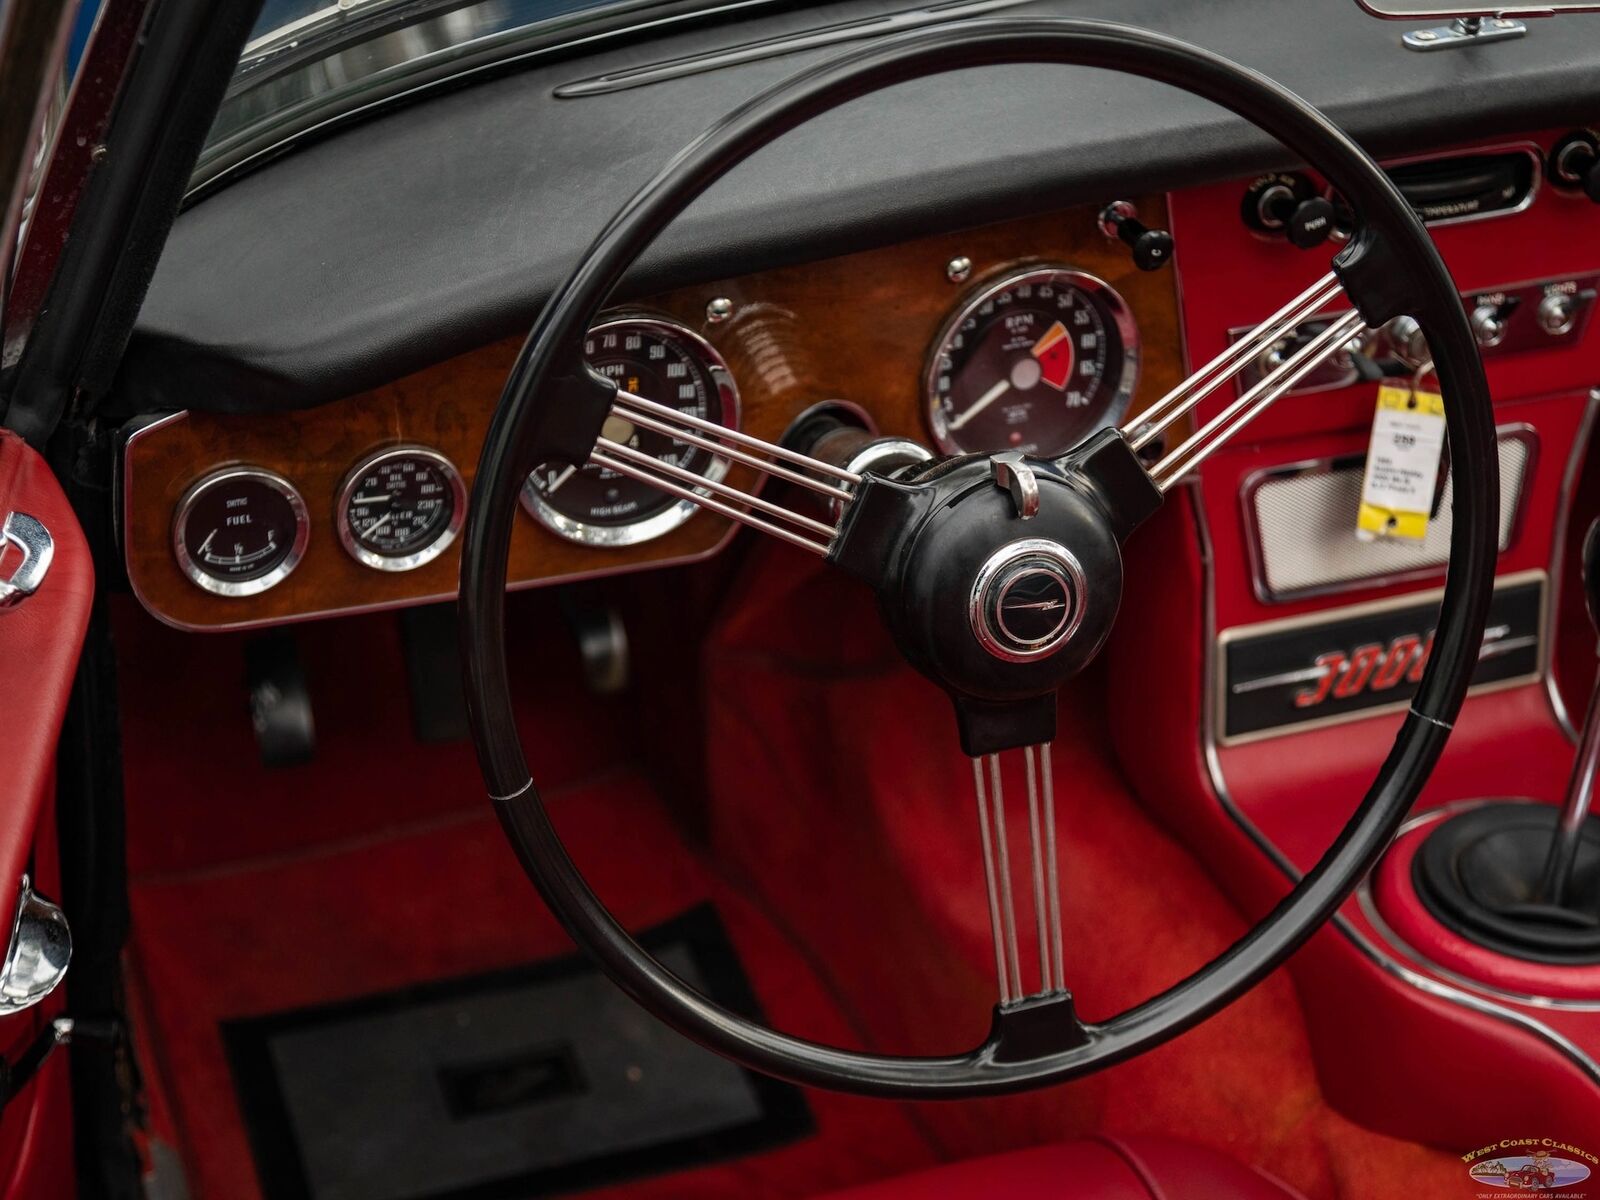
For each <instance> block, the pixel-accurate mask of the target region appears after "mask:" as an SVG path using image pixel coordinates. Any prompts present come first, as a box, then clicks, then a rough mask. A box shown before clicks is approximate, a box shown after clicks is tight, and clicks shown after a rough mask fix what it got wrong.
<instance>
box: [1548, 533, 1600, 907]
mask: <svg viewBox="0 0 1600 1200" xmlns="http://www.w3.org/2000/svg"><path fill="white" fill-rule="evenodd" d="M1583 601H1584V605H1585V607H1586V608H1587V609H1588V610H1589V620H1590V622H1591V623H1592V624H1593V625H1594V627H1595V632H1596V635H1597V636H1600V520H1596V521H1595V523H1594V524H1593V525H1591V526H1589V533H1588V535H1587V536H1586V537H1585V538H1584V539H1583ZM1597 652H1600V648H1597ZM1596 767H1600V673H1597V674H1596V676H1595V686H1594V690H1593V691H1592V692H1591V693H1590V695H1589V712H1588V715H1587V716H1586V717H1585V719H1584V722H1583V737H1582V739H1581V740H1580V741H1579V742H1578V758H1577V761H1576V762H1575V763H1574V764H1573V767H1572V779H1571V781H1570V782H1569V783H1568V784H1567V799H1566V803H1565V804H1563V805H1562V806H1561V816H1560V818H1559V819H1558V820H1557V821H1556V831H1555V836H1554V837H1552V838H1551V839H1550V856H1549V857H1548V858H1547V859H1545V864H1544V876H1543V879H1542V881H1541V883H1540V885H1539V898H1540V899H1541V900H1543V901H1544V902H1545V903H1546V904H1555V905H1560V904H1562V903H1564V902H1565V901H1566V898H1567V888H1568V885H1569V884H1570V883H1571V882H1572V868H1573V866H1574V864H1575V863H1576V862H1577V860H1578V847H1579V846H1580V845H1581V844H1582V842H1583V830H1584V825H1585V823H1586V822H1587V821H1588V819H1589V810H1590V809H1591V808H1592V807H1593V805H1594V777H1595V769H1596Z"/></svg>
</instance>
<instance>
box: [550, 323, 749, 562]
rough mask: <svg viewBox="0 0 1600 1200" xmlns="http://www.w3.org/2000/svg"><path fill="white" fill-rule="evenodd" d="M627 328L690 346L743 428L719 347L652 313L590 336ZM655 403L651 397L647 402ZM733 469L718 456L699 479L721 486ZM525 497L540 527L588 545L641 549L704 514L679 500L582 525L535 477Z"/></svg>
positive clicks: (729, 422) (725, 415) (724, 409)
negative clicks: (643, 513) (627, 518)
mask: <svg viewBox="0 0 1600 1200" xmlns="http://www.w3.org/2000/svg"><path fill="white" fill-rule="evenodd" d="M623 326H628V327H631V328H641V327H642V328H645V329H648V330H651V331H653V332H655V333H656V334H658V335H661V336H664V337H672V338H678V339H680V340H681V341H683V342H684V343H686V344H687V345H688V346H689V348H690V349H691V350H693V351H694V353H695V354H696V355H698V356H699V357H700V358H701V359H702V361H703V364H704V366H705V367H706V373H707V374H708V375H709V376H710V378H711V383H712V384H713V386H715V387H716V389H717V398H718V403H719V404H720V405H721V413H720V414H719V420H720V421H721V423H722V424H723V425H725V426H727V427H728V428H730V429H738V428H739V387H738V384H736V383H735V382H734V379H733V372H731V371H730V370H729V369H728V364H727V362H726V361H725V360H724V359H723V357H722V355H721V354H719V353H718V352H717V348H716V347H715V346H713V345H712V344H711V343H710V342H708V341H707V340H706V339H705V338H703V337H701V336H700V335H699V334H698V333H696V332H695V331H694V330H692V329H690V328H689V327H688V326H686V325H681V324H679V323H678V322H677V321H672V320H668V319H666V318H664V317H659V316H655V315H653V314H641V313H618V314H615V315H613V316H609V317H607V318H605V319H604V320H603V321H600V322H598V323H597V324H595V325H592V326H590V328H589V331H588V335H587V336H589V337H592V336H594V335H595V334H597V333H605V332H606V331H607V330H612V329H618V328H621V327H623ZM651 398H652V397H646V399H651ZM730 465H731V464H730V463H729V460H728V459H726V458H722V457H717V456H713V457H712V459H711V461H710V462H709V463H708V464H707V466H706V469H705V470H704V471H702V472H700V474H701V475H702V476H703V477H704V478H706V479H708V480H710V481H711V482H712V483H719V482H721V481H722V479H723V478H725V477H726V476H727V474H728V468H729V466H730ZM521 498H522V507H523V510H524V511H525V512H527V513H528V515H529V516H531V517H533V518H534V519H535V520H536V521H538V522H539V524H541V525H543V526H544V527H545V528H546V529H548V530H550V531H551V532H552V533H555V534H558V535H560V536H561V537H564V538H566V539H567V540H568V541H571V542H577V543H579V544H581V545H584V546H607V547H618V546H637V545H638V544H639V543H641V542H648V541H653V540H654V539H656V538H658V537H662V536H663V535H665V534H668V533H671V532H672V531H673V530H674V529H677V528H678V527H679V526H680V525H682V524H683V523H684V522H685V521H687V520H688V519H689V518H690V517H692V516H694V514H695V513H697V512H699V511H700V506H699V505H698V504H695V503H694V502H693V501H692V500H679V501H677V502H676V503H674V504H672V505H670V506H668V507H667V508H664V509H662V510H661V511H660V512H657V513H652V514H651V515H650V516H648V517H645V518H644V519H643V520H640V521H633V522H630V523H628V524H625V525H599V524H594V523H591V522H587V521H580V520H578V519H577V518H575V517H569V516H568V515H567V514H565V513H563V512H561V511H560V510H558V509H557V508H555V506H554V505H552V504H550V503H549V502H548V501H547V500H546V499H545V498H544V496H543V495H542V494H541V493H540V491H539V489H538V488H537V487H536V486H535V485H534V482H533V476H532V475H531V474H530V475H529V476H528V477H527V478H526V479H524V480H523V481H522V494H521Z"/></svg>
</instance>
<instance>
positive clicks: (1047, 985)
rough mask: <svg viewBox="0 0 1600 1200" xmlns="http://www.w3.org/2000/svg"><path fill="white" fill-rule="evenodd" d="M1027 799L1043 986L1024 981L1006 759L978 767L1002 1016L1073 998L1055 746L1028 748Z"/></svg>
mask: <svg viewBox="0 0 1600 1200" xmlns="http://www.w3.org/2000/svg"><path fill="white" fill-rule="evenodd" d="M1022 763H1023V769H1024V772H1025V775H1026V780H1027V793H1028V864H1029V872H1030V877H1031V881H1032V888H1031V893H1032V907H1033V925H1034V930H1035V933H1036V935H1037V938H1038V943H1039V959H1038V965H1037V968H1036V970H1035V972H1034V974H1035V977H1036V978H1037V981H1038V986H1037V987H1034V988H1029V987H1028V985H1027V984H1026V983H1024V981H1023V972H1022V955H1021V951H1020V946H1019V935H1018V931H1017V930H1018V926H1017V913H1016V900H1015V896H1014V895H1013V889H1012V882H1011V879H1012V872H1011V866H1012V862H1011V853H1010V846H1009V842H1008V839H1007V836H1006V835H1007V819H1006V801H1005V786H1004V780H1003V776H1002V770H1001V767H1002V764H1001V755H1000V754H985V755H981V756H979V757H975V758H973V759H972V784H973V792H974V794H975V797H976V799H977V806H978V835H979V842H980V845H981V847H982V852H983V879H984V890H985V892H986V894H987V896H988V902H989V924H990V931H991V933H992V935H993V939H994V957H995V975H996V978H997V981H998V984H999V994H1000V1007H1001V1008H1002V1009H1005V1008H1008V1007H1010V1006H1013V1005H1016V1004H1021V1003H1024V1002H1027V1001H1034V1000H1042V999H1045V998H1048V997H1051V996H1059V995H1062V994H1064V993H1066V991H1067V986H1066V971H1065V967H1064V957H1065V956H1064V952H1063V947H1062V934H1061V887H1060V869H1059V866H1058V863H1057V860H1056V817H1055V786H1054V783H1053V781H1052V779H1051V776H1050V743H1049V742H1041V743H1039V744H1037V745H1032V746H1024V747H1023V748H1022Z"/></svg>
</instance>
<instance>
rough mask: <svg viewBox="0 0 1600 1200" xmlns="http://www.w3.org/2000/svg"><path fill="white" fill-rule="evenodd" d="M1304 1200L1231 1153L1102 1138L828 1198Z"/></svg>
mask: <svg viewBox="0 0 1600 1200" xmlns="http://www.w3.org/2000/svg"><path fill="white" fill-rule="evenodd" d="M1192 1196H1204V1197H1206V1198H1207V1200H1301V1196H1300V1193H1299V1192H1295V1191H1291V1190H1290V1189H1289V1188H1287V1187H1285V1186H1284V1185H1283V1184H1281V1183H1278V1182H1277V1181H1276V1180H1274V1179H1272V1178H1270V1177H1269V1176H1267V1175H1265V1174H1263V1173H1262V1172H1260V1171H1257V1170H1255V1169H1254V1168H1253V1167H1248V1166H1245V1165H1244V1164H1242V1163H1239V1162H1236V1161H1235V1160H1234V1159H1231V1158H1229V1157H1228V1156H1227V1155H1225V1154H1221V1153H1219V1152H1218V1151H1216V1150H1210V1149H1207V1148H1206V1147H1204V1146H1196V1145H1194V1144H1193V1143H1190V1142H1183V1141H1179V1140H1177V1139H1176V1138H1160V1137H1111V1136H1106V1135H1101V1136H1098V1137H1094V1138H1085V1139H1083V1140H1082V1141H1076V1142H1066V1143H1063V1144H1061V1145H1057V1146H1040V1147H1036V1148H1034V1149H1031V1150H1017V1151H1013V1152H1012V1153H1010V1154H996V1155H991V1156H989V1157H986V1158H972V1159H967V1160H965V1161H964V1162H957V1163H951V1164H949V1165H948V1166H943V1167H935V1168H933V1169H932V1170H928V1171H918V1172H916V1173H915V1174H912V1175H902V1176H899V1177H897V1178H894V1179H885V1180H880V1181H879V1182H877V1183H872V1184H868V1185H867V1186H865V1187H859V1188H850V1189H849V1190H847V1191H843V1192H834V1193H830V1195H829V1196H828V1197H827V1200H901V1198H902V1197H903V1198H906V1200H912V1198H914V1200H988V1198H990V1197H995V1198H999V1197H1006V1198H1007V1200H1012V1198H1019V1197H1020V1198H1022V1200H1029V1198H1040V1200H1043V1198H1045V1197H1060V1198H1062V1200H1065V1198H1066V1197H1071V1198H1072V1200H1187V1198H1188V1197H1192Z"/></svg>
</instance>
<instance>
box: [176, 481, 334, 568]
mask: <svg viewBox="0 0 1600 1200" xmlns="http://www.w3.org/2000/svg"><path fill="white" fill-rule="evenodd" d="M310 539H311V522H310V520H309V519H308V518H307V516H306V504H305V501H304V500H303V499H301V496H300V493H299V492H298V491H296V490H295V486H294V484H292V483H290V482H289V481H288V480H287V479H285V478H284V477H283V476H282V475H279V474H276V473H275V472H273V471H268V470H265V469H263V468H261V467H245V466H240V467H224V468H223V469H222V470H220V471H213V472H212V473H211V474H209V475H207V476H206V477H205V478H204V479H201V480H200V481H199V482H198V483H196V484H195V485H194V486H193V487H191V488H190V489H189V490H188V491H187V492H185V493H184V494H183V499H181V500H179V501H178V511H177V513H176V515H175V516H174V517H173V521H172V552H173V554H174V555H175V556H176V557H177V560H178V566H179V567H180V568H181V569H182V570H183V573H184V574H185V575H187V576H188V577H189V578H190V580H192V581H193V582H194V583H195V584H196V585H197V586H199V587H202V588H204V589H205V590H206V591H208V592H213V593H215V594H216V595H218V596H253V595H255V594H257V593H258V592H264V591H266V590H267V589H268V588H270V587H272V586H274V585H275V584H278V583H281V582H282V581H283V580H284V579H285V578H287V577H288V575H289V572H291V571H293V570H294V569H295V567H296V566H298V565H299V563H300V559H301V558H302V557H303V556H304V554H305V552H306V543H307V542H308V541H310Z"/></svg>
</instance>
